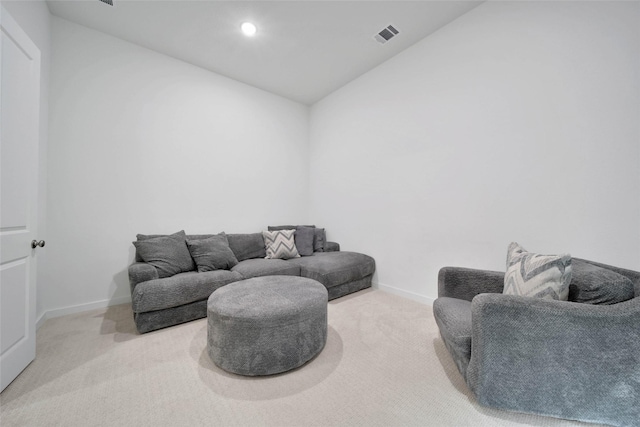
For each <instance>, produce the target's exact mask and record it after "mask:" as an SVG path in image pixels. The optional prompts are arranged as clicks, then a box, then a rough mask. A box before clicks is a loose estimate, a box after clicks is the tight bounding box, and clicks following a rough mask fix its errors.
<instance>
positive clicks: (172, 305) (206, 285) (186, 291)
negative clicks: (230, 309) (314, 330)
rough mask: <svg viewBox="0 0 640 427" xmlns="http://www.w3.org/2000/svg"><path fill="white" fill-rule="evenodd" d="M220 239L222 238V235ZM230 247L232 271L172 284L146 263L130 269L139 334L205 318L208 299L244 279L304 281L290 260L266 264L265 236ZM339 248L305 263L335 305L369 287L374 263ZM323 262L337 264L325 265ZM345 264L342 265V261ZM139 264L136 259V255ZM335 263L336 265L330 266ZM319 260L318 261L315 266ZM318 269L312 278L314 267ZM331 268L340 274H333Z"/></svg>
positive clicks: (235, 238)
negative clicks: (278, 277)
mask: <svg viewBox="0 0 640 427" xmlns="http://www.w3.org/2000/svg"><path fill="white" fill-rule="evenodd" d="M221 234H222V233H221ZM174 236H175V237H178V236H179V237H180V238H184V239H185V245H186V240H206V239H209V238H212V237H214V236H219V235H217V234H189V235H187V234H185V233H184V231H180V232H178V233H175V235H174ZM226 236H227V240H228V242H229V247H230V248H231V250H232V252H233V253H234V255H235V256H236V258H238V257H239V258H240V259H242V261H240V262H239V263H238V264H237V265H235V266H234V267H233V268H232V270H231V271H226V272H225V271H224V270H214V271H209V272H205V273H196V272H188V273H181V274H177V275H174V276H172V277H168V278H159V275H158V272H157V270H156V268H155V267H153V266H152V265H149V264H147V263H145V262H134V263H133V264H131V265H130V266H129V284H130V287H131V300H132V308H133V310H134V320H135V323H136V327H137V329H138V331H139V332H140V333H145V332H149V331H153V330H156V329H160V328H165V327H168V326H172V325H176V324H178V323H182V322H188V321H190V320H194V319H199V318H202V317H205V316H206V299H207V298H208V297H209V295H211V293H212V292H213V291H214V290H215V289H218V288H219V287H221V286H224V285H226V284H229V283H233V282H237V281H240V280H243V279H248V278H252V277H260V276H270V275H285V276H301V275H302V274H301V264H299V263H297V260H301V259H303V258H296V259H291V260H286V261H285V260H280V259H274V260H271V259H264V257H265V255H266V251H265V246H264V240H263V237H262V233H253V234H227V235H226ZM138 237H139V238H140V239H145V238H146V239H150V238H155V237H167V236H164V235H138ZM339 249H340V245H338V244H337V243H331V242H328V247H327V250H328V251H329V252H327V253H322V252H314V253H313V255H312V256H309V257H305V258H308V259H309V261H306V262H304V265H305V268H306V269H307V270H306V271H307V274H308V275H313V274H315V275H316V276H317V277H320V278H321V280H323V284H324V285H325V288H326V289H327V291H328V298H329V299H330V300H331V299H335V298H340V297H342V296H344V295H347V294H350V293H353V292H357V291H360V290H362V289H365V288H369V287H371V283H372V278H373V273H374V270H375V263H374V262H373V259H372V258H370V257H368V256H366V255H361V254H351V253H349V252H345V253H344V254H342V253H341V252H339ZM324 256H331V257H333V258H329V259H323V258H322V257H324ZM340 258H342V259H341V260H340V261H338V260H339V259H340ZM136 259H138V256H137V255H136ZM332 259H333V261H331V260H332ZM314 260H315V261H314ZM315 263H317V264H318V269H317V271H315V272H312V271H311V269H312V267H313V265H314V264H315ZM330 268H339V269H340V271H336V272H331V271H330Z"/></svg>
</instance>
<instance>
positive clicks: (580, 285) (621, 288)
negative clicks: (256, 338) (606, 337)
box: [569, 259, 635, 304]
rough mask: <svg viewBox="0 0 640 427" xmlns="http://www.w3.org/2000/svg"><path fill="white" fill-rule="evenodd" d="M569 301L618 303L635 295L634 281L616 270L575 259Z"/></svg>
mask: <svg viewBox="0 0 640 427" xmlns="http://www.w3.org/2000/svg"><path fill="white" fill-rule="evenodd" d="M572 267H573V273H572V278H571V283H570V284H569V301H573V302H581V303H585V304H617V303H619V302H623V301H627V300H630V299H631V298H633V297H634V295H635V294H634V292H635V291H634V288H633V282H632V281H631V280H630V279H629V278H627V277H625V276H623V275H621V274H618V273H616V272H615V271H611V270H607V269H606V268H602V267H598V266H597V265H593V264H590V263H588V262H585V261H582V260H576V259H574V260H573V265H572Z"/></svg>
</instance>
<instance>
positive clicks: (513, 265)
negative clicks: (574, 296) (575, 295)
mask: <svg viewBox="0 0 640 427" xmlns="http://www.w3.org/2000/svg"><path fill="white" fill-rule="evenodd" d="M570 282H571V255H569V254H562V255H540V254H534V253H531V252H527V251H526V250H525V249H524V248H523V247H522V246H520V245H519V244H517V243H516V242H513V243H511V244H510V245H509V249H508V251H507V272H506V274H505V276H504V290H503V292H502V293H503V294H507V295H522V296H527V297H537V298H547V299H555V300H561V301H566V300H567V297H568V296H569V283H570Z"/></svg>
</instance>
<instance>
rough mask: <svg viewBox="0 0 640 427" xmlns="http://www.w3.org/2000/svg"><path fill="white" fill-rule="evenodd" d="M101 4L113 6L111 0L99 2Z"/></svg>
mask: <svg viewBox="0 0 640 427" xmlns="http://www.w3.org/2000/svg"><path fill="white" fill-rule="evenodd" d="M100 1H101V2H102V3H106V4H108V5H109V6H113V0H100Z"/></svg>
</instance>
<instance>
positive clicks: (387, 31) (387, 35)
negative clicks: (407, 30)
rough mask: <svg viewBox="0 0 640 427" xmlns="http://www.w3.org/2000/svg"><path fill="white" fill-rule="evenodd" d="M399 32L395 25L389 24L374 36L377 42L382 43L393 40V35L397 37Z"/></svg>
mask: <svg viewBox="0 0 640 427" xmlns="http://www.w3.org/2000/svg"><path fill="white" fill-rule="evenodd" d="M398 33H399V31H398V30H396V29H395V27H394V26H393V25H389V26H388V27H387V28H384V29H383V30H382V31H380V32H379V33H378V34H376V35H375V36H373V38H374V39H376V41H377V42H379V43H381V44H385V43H386V42H388V41H389V40H391V39H392V38H393V37H395V36H396V35H397V34H398Z"/></svg>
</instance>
